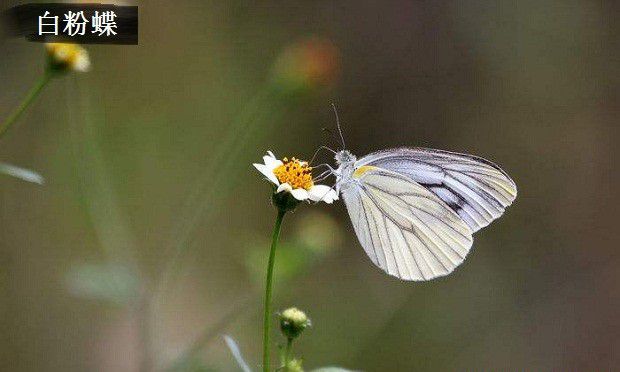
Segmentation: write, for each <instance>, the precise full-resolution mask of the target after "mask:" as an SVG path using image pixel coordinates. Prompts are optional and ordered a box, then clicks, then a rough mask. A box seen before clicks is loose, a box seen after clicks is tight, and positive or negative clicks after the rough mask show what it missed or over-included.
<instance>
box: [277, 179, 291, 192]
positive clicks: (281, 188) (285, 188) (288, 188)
mask: <svg viewBox="0 0 620 372" xmlns="http://www.w3.org/2000/svg"><path fill="white" fill-rule="evenodd" d="M282 191H286V192H291V191H293V187H291V185H289V184H288V183H286V182H285V183H283V184H281V185H280V186H278V189H277V190H276V193H279V192H282Z"/></svg>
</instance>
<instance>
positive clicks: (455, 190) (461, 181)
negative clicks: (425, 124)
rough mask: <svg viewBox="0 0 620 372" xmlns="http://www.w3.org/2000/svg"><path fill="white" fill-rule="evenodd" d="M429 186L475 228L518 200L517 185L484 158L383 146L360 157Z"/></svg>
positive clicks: (360, 163)
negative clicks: (381, 148)
mask: <svg viewBox="0 0 620 372" xmlns="http://www.w3.org/2000/svg"><path fill="white" fill-rule="evenodd" d="M355 166H356V167H361V166H375V167H379V168H383V169H387V170H390V171H393V172H396V173H398V174H401V175H403V176H405V177H407V178H409V179H411V180H413V181H415V182H417V183H418V184H420V185H422V186H424V187H425V188H427V189H428V190H429V191H430V192H432V193H433V194H435V195H437V196H438V197H439V198H440V199H441V200H443V201H444V202H445V203H446V204H447V205H448V206H450V208H452V210H454V211H455V212H456V213H457V214H458V215H459V216H460V217H461V218H462V219H463V220H464V221H465V222H466V223H467V225H468V226H469V227H470V228H471V229H472V231H473V232H476V231H478V230H480V229H481V228H483V227H485V226H487V225H488V224H489V223H491V222H492V221H493V220H495V219H497V218H499V217H500V216H501V215H502V214H503V213H504V210H505V208H506V207H508V206H509V205H510V204H512V202H513V201H514V200H515V198H516V196H517V186H516V185H515V183H514V181H513V180H512V179H511V178H510V176H508V174H506V172H504V171H503V170H502V169H501V168H500V167H498V166H497V165H495V164H493V163H492V162H490V161H488V160H485V159H483V158H480V157H477V156H473V155H467V154H459V153H454V152H449V151H442V150H434V149H426V148H400V149H392V150H384V151H379V152H375V153H372V154H369V155H367V156H365V157H363V158H361V159H360V160H359V161H358V162H357V163H356V164H355Z"/></svg>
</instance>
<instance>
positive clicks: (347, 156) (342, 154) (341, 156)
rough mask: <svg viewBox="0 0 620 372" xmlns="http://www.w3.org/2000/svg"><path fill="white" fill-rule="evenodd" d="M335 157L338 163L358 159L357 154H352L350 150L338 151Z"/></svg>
mask: <svg viewBox="0 0 620 372" xmlns="http://www.w3.org/2000/svg"><path fill="white" fill-rule="evenodd" d="M334 159H336V164H338V165H343V164H350V163H354V162H355V161H356V160H357V158H356V157H355V155H353V154H351V152H350V151H348V150H340V151H338V152H337V153H336V155H335V156H334Z"/></svg>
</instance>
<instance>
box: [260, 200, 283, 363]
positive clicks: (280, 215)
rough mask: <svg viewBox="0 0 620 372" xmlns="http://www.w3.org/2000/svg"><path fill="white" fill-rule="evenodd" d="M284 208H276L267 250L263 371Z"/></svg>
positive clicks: (267, 356)
mask: <svg viewBox="0 0 620 372" xmlns="http://www.w3.org/2000/svg"><path fill="white" fill-rule="evenodd" d="M285 213H286V211H285V210H282V209H278V216H277V217H276V223H275V225H274V227H273V236H272V238H271V250H270V252H269V263H268V265H267V282H266V285H265V317H264V319H263V371H264V372H269V332H270V331H269V325H270V324H271V285H272V282H273V265H274V263H275V260H276V246H277V245H278V238H279V237H280V227H281V226H282V220H283V219H284V214H285Z"/></svg>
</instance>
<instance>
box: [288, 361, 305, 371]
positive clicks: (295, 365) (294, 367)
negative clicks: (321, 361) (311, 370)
mask: <svg viewBox="0 0 620 372" xmlns="http://www.w3.org/2000/svg"><path fill="white" fill-rule="evenodd" d="M284 371H286V372H304V368H303V366H302V363H301V359H291V360H289V361H288V362H287V363H286V366H284Z"/></svg>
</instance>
